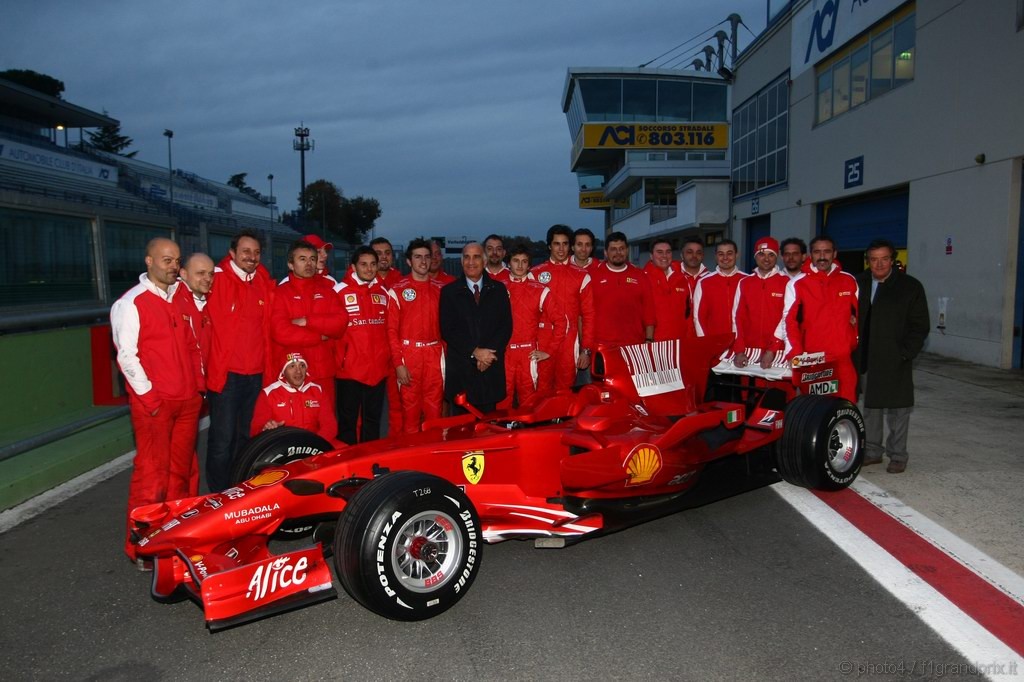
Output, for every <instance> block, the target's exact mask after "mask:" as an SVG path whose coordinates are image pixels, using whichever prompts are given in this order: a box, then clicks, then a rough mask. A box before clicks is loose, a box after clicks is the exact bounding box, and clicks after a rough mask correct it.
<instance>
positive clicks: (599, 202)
mask: <svg viewBox="0 0 1024 682" xmlns="http://www.w3.org/2000/svg"><path fill="white" fill-rule="evenodd" d="M612 207H615V208H629V199H616V200H614V201H612V200H611V199H609V198H608V197H606V196H605V195H604V192H602V191H601V190H599V189H597V190H585V191H581V192H580V208H612Z"/></svg>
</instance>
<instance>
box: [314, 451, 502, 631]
mask: <svg viewBox="0 0 1024 682" xmlns="http://www.w3.org/2000/svg"><path fill="white" fill-rule="evenodd" d="M482 545H483V542H482V537H481V535H480V519H479V517H478V516H477V513H476V510H475V509H474V508H473V505H472V503H471V502H470V501H469V498H467V497H466V495H465V494H464V493H463V492H462V491H461V490H459V489H458V488H456V487H455V486H454V485H452V484H451V483H449V482H448V481H445V480H444V479H441V478H438V477H436V476H431V475H429V474H424V473H420V472H416V471H400V472H396V473H393V474H386V475H384V476H381V477H380V478H376V479H374V480H373V481H371V482H369V483H367V484H366V485H365V486H363V487H362V488H361V489H360V490H359V491H358V492H357V493H356V494H355V495H354V496H353V497H352V499H351V500H350V501H349V504H348V506H347V507H345V511H343V512H342V514H341V520H340V521H339V523H338V529H337V533H336V534H335V538H334V566H335V569H336V570H337V574H338V579H339V580H340V582H341V584H342V587H344V588H345V591H346V592H348V593H349V594H350V595H351V596H352V598H353V599H355V600H356V601H358V602H359V603H360V604H362V605H363V606H365V607H366V608H368V609H369V610H371V611H373V612H374V613H377V614H379V615H381V616H384V617H386V618H391V619H393V620H405V621H413V620H423V619H426V618H432V617H434V616H436V615H439V614H441V613H443V612H445V611H447V610H448V609H449V608H451V607H452V606H454V605H455V603H456V602H458V601H459V599H461V598H462V596H463V595H464V594H466V592H467V591H468V590H469V588H470V586H471V585H472V584H473V581H474V580H475V579H476V574H477V573H478V572H479V570H480V558H481V548H482Z"/></svg>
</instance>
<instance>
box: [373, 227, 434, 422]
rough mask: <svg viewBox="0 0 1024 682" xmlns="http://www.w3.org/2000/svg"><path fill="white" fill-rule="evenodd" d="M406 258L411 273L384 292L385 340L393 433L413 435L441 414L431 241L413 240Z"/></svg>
mask: <svg viewBox="0 0 1024 682" xmlns="http://www.w3.org/2000/svg"><path fill="white" fill-rule="evenodd" d="M405 258H406V261H407V262H408V263H409V267H410V269H411V271H410V272H409V275H408V276H406V277H403V278H402V279H400V280H398V282H396V283H395V286H394V287H392V288H391V290H390V291H389V292H388V298H389V301H388V325H387V327H388V343H389V345H390V347H391V363H392V365H393V366H394V368H395V370H394V371H395V381H396V384H397V385H398V386H399V387H400V388H399V390H398V394H399V396H398V400H397V401H396V403H397V404H392V405H390V407H389V413H388V419H389V426H390V433H391V434H392V435H394V434H396V433H398V432H399V430H400V428H399V425H401V427H402V428H401V430H403V431H404V432H405V433H416V432H417V431H419V428H420V424H421V423H422V422H423V421H425V420H427V419H436V418H438V417H440V416H441V405H442V402H443V400H444V375H443V372H444V350H443V348H442V346H441V326H440V321H439V319H438V314H439V310H440V305H441V284H440V283H439V282H438V281H437V280H434V279H430V274H429V271H430V243H429V242H427V241H425V240H423V239H413V240H412V241H411V242H409V248H408V249H406V251H405ZM388 400H389V401H390V400H391V397H390V395H389V396H388ZM393 407H399V408H400V409H401V414H400V420H399V421H395V419H394V418H393V417H392V416H391V411H392V410H391V409H390V408H393Z"/></svg>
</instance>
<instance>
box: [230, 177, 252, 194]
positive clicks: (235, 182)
mask: <svg viewBox="0 0 1024 682" xmlns="http://www.w3.org/2000/svg"><path fill="white" fill-rule="evenodd" d="M247 175H249V174H248V173H235V174H234V175H232V176H231V177H230V178H228V182H227V184H229V185H231V186H232V187H235V188H236V189H238V191H239V192H244V191H245V190H246V188H247V187H249V185H247V184H245V178H246V176H247Z"/></svg>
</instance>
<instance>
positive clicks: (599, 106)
mask: <svg viewBox="0 0 1024 682" xmlns="http://www.w3.org/2000/svg"><path fill="white" fill-rule="evenodd" d="M579 83H580V92H581V93H582V94H583V109H584V110H585V111H586V114H587V120H588V121H619V120H621V119H622V79H621V78H583V79H580V82H579Z"/></svg>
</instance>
